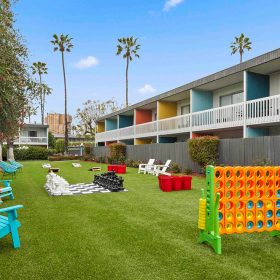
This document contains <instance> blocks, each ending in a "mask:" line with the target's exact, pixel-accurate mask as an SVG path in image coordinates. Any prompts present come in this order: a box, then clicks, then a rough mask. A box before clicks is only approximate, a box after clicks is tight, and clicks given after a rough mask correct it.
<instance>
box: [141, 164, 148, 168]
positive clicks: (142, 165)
mask: <svg viewBox="0 0 280 280" xmlns="http://www.w3.org/2000/svg"><path fill="white" fill-rule="evenodd" d="M146 165H148V164H147V163H140V164H139V167H140V168H141V167H144V166H146Z"/></svg>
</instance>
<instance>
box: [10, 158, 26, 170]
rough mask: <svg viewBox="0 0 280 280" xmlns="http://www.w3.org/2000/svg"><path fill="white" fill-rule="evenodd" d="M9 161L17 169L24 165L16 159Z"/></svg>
mask: <svg viewBox="0 0 280 280" xmlns="http://www.w3.org/2000/svg"><path fill="white" fill-rule="evenodd" d="M9 162H10V164H11V165H12V166H14V167H16V168H17V169H19V170H21V169H22V167H23V164H21V163H19V162H17V161H15V160H12V159H9Z"/></svg>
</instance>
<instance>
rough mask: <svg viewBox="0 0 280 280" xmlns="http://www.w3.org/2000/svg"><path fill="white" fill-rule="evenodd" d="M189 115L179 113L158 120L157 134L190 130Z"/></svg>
mask: <svg viewBox="0 0 280 280" xmlns="http://www.w3.org/2000/svg"><path fill="white" fill-rule="evenodd" d="M190 120H191V115H190V114H187V115H181V116H177V117H173V118H168V119H163V120H159V121H158V132H159V134H173V133H183V132H189V131H190V124H191V121H190Z"/></svg>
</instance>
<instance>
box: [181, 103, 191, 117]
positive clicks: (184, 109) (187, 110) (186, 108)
mask: <svg viewBox="0 0 280 280" xmlns="http://www.w3.org/2000/svg"><path fill="white" fill-rule="evenodd" d="M189 113H190V105H184V106H181V115H186V114H189Z"/></svg>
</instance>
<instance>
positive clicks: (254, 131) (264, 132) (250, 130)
mask: <svg viewBox="0 0 280 280" xmlns="http://www.w3.org/2000/svg"><path fill="white" fill-rule="evenodd" d="M268 135H269V129H268V128H263V127H247V137H248V138H254V137H259V136H268Z"/></svg>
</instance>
